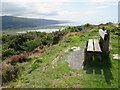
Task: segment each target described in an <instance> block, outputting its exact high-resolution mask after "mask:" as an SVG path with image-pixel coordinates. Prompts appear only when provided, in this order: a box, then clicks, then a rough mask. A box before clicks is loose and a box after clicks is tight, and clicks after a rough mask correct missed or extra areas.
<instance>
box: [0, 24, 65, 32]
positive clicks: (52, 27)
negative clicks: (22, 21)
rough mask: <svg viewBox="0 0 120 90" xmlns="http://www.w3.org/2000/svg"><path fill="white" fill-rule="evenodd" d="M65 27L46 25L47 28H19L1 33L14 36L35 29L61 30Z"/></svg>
mask: <svg viewBox="0 0 120 90" xmlns="http://www.w3.org/2000/svg"><path fill="white" fill-rule="evenodd" d="M64 27H66V26H58V25H48V26H39V27H31V28H20V29H10V30H3V31H2V32H3V33H5V34H16V32H22V31H27V30H36V29H61V28H64Z"/></svg>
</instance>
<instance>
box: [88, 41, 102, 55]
mask: <svg viewBox="0 0 120 90" xmlns="http://www.w3.org/2000/svg"><path fill="white" fill-rule="evenodd" d="M87 52H89V53H94V52H95V53H97V52H98V53H101V52H102V50H101V48H100V45H99V41H98V40H97V39H89V40H88V42H87Z"/></svg>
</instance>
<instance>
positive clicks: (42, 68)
mask: <svg viewBox="0 0 120 90" xmlns="http://www.w3.org/2000/svg"><path fill="white" fill-rule="evenodd" d="M90 26H91V25H90ZM90 26H89V25H83V26H76V27H68V28H67V29H65V30H63V31H57V32H53V33H49V34H47V33H44V34H43V33H35V32H34V33H27V34H22V35H21V36H24V35H25V36H26V37H25V38H27V39H26V40H25V41H23V43H20V45H19V46H20V47H21V49H18V50H17V51H18V52H20V50H21V51H24V52H27V51H30V50H28V49H25V44H26V45H28V44H27V43H25V42H29V41H31V43H33V44H35V43H34V42H32V40H36V39H38V38H39V39H40V40H41V43H39V45H46V44H47V43H48V42H51V41H52V40H53V38H54V37H57V36H59V35H62V37H61V39H60V40H59V42H58V43H57V44H55V45H52V46H50V47H49V46H45V47H44V49H45V50H46V51H45V52H44V53H35V54H32V55H30V56H27V57H26V61H27V62H23V63H16V65H15V66H17V67H19V74H17V75H18V78H16V79H14V80H12V81H11V82H8V83H5V84H4V85H3V86H4V87H12V88H118V68H119V67H118V61H119V60H118V59H113V56H112V54H117V53H118V52H117V51H116V50H117V48H118V39H119V37H118V35H116V34H115V32H117V30H118V29H119V28H117V29H115V28H116V27H115V26H113V25H110V26H105V27H104V28H110V27H113V28H112V29H111V34H110V45H111V47H112V48H111V49H110V57H109V59H107V60H106V58H104V57H103V58H102V60H100V58H99V56H96V58H95V61H94V62H90V63H88V64H87V66H84V68H83V69H72V68H70V67H69V66H68V63H67V61H66V58H67V57H66V56H67V54H68V53H69V52H70V51H71V50H70V47H73V46H80V47H81V48H85V44H86V40H88V39H89V38H96V39H99V35H98V29H99V28H103V27H96V28H93V29H92V30H88V31H85V32H81V33H74V34H72V33H71V32H79V31H81V30H84V29H85V28H87V27H90ZM113 31H115V32H113ZM69 32H70V34H67V33H69ZM30 35H33V36H34V37H30ZM42 35H43V36H42ZM44 35H45V36H46V37H45V36H44ZM18 36H19V35H9V36H4V38H3V39H5V41H6V40H8V41H9V40H10V38H13V37H18ZM63 36H64V37H63ZM42 37H43V38H42ZM47 37H49V38H47ZM50 37H51V38H50ZM7 38H9V39H7ZM14 39H15V38H14ZM28 39H29V41H28ZM19 40H21V39H19ZM11 41H12V39H11ZM36 41H37V40H36ZM43 41H46V43H45V42H44V43H43ZM3 44H5V45H4V46H7V44H6V42H4V43H3ZM36 45H37V44H36ZM30 47H32V46H30ZM33 48H35V47H33ZM7 49H9V48H7ZM12 49H14V50H16V48H13V47H12ZM22 49H23V50H22ZM67 49H69V52H64V51H65V50H67ZM57 57H58V61H57V62H56V63H54V64H52V62H53V60H54V59H55V58H57ZM20 67H22V68H20ZM3 69H4V68H3Z"/></svg>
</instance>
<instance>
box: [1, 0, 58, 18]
mask: <svg viewBox="0 0 120 90" xmlns="http://www.w3.org/2000/svg"><path fill="white" fill-rule="evenodd" d="M2 6H3V8H2V10H3V14H4V15H13V16H28V15H30V16H34V17H36V16H39V17H40V16H42V15H44V16H48V15H50V16H54V15H57V14H58V11H59V10H60V8H59V6H60V3H58V2H54V3H53V2H46V3H43V2H19V3H18V2H2Z"/></svg>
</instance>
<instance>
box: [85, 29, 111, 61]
mask: <svg viewBox="0 0 120 90" xmlns="http://www.w3.org/2000/svg"><path fill="white" fill-rule="evenodd" d="M99 34H100V40H97V39H89V40H88V41H87V42H86V49H85V60H87V59H91V57H92V56H93V55H94V54H102V55H105V56H108V55H109V38H110V31H109V30H102V29H99Z"/></svg>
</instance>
